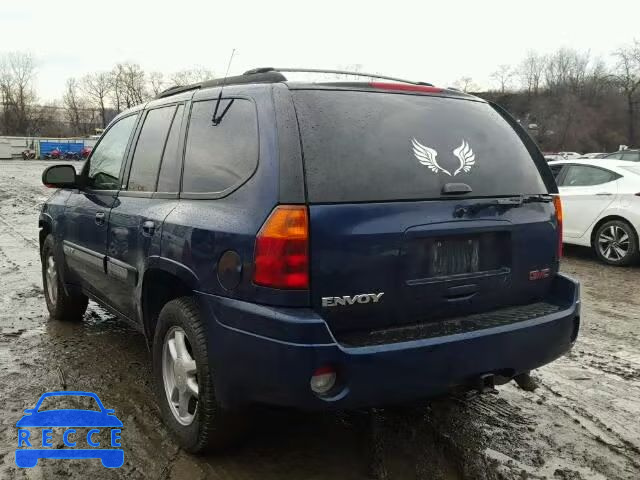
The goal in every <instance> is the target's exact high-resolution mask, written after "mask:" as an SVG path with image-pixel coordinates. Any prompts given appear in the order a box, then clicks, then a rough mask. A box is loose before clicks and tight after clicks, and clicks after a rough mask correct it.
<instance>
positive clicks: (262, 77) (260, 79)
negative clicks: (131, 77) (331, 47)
mask: <svg viewBox="0 0 640 480" xmlns="http://www.w3.org/2000/svg"><path fill="white" fill-rule="evenodd" d="M287 72H291V73H296V72H300V73H333V74H338V75H355V76H358V77H369V78H380V79H383V80H391V81H393V82H400V83H407V84H409V85H424V86H427V87H432V86H433V85H432V84H430V83H426V82H414V81H412V80H403V79H402V78H396V77H388V76H386V75H378V74H376V73H364V72H350V71H348V70H324V69H316V68H273V67H261V68H254V69H252V70H247V71H246V72H244V73H243V74H242V75H236V76H234V77H227V78H226V80H225V79H224V78H214V79H213V80H205V81H204V82H200V83H193V84H191V85H183V86H178V85H176V86H174V87H170V88H167V89H166V90H163V91H162V92H160V93H159V94H158V95H157V96H156V97H155V98H165V97H170V96H172V95H177V94H179V93H182V92H188V91H189V90H199V89H201V88H209V87H219V86H222V85H223V84H224V85H242V84H247V83H278V82H286V81H287V78H286V77H285V76H284V75H283V73H287Z"/></svg>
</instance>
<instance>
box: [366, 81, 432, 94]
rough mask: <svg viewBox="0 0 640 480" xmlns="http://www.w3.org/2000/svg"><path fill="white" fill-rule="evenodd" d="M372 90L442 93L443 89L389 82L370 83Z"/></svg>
mask: <svg viewBox="0 0 640 480" xmlns="http://www.w3.org/2000/svg"><path fill="white" fill-rule="evenodd" d="M369 86H370V87H371V88H379V89H382V90H400V91H403V92H431V93H438V92H442V89H441V88H438V87H433V86H431V85H415V84H412V83H389V82H369Z"/></svg>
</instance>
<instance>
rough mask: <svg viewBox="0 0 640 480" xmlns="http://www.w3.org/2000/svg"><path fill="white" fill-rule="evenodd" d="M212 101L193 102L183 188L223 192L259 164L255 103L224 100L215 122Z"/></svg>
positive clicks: (237, 182) (194, 190)
mask: <svg viewBox="0 0 640 480" xmlns="http://www.w3.org/2000/svg"><path fill="white" fill-rule="evenodd" d="M215 104H216V101H215V100H207V101H200V102H194V104H193V107H192V108H191V119H190V121H189V130H188V133H187V147H186V153H185V157H184V174H183V177H182V191H183V192H189V193H224V192H225V191H229V190H231V189H232V188H234V187H237V186H238V185H240V184H241V183H242V182H243V181H245V180H246V179H247V178H249V177H250V176H251V174H252V173H253V171H254V170H255V169H256V166H257V165H258V118H257V115H256V109H255V107H254V104H253V103H252V102H250V101H249V100H243V99H240V98H234V99H223V100H222V101H221V102H220V106H219V108H218V114H221V113H222V112H224V111H225V110H226V113H225V115H224V118H223V119H222V121H221V122H220V123H219V124H218V125H214V124H213V122H212V121H211V118H212V116H213V112H214V111H215Z"/></svg>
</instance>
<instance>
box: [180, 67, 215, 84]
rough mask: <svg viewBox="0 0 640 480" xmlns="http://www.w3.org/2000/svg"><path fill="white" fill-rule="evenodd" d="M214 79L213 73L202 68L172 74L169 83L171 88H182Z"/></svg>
mask: <svg viewBox="0 0 640 480" xmlns="http://www.w3.org/2000/svg"><path fill="white" fill-rule="evenodd" d="M213 78H215V75H214V73H213V71H211V70H208V69H206V68H204V67H196V68H192V69H189V70H181V71H179V72H174V73H172V74H171V75H170V76H169V83H170V86H172V87H182V86H185V85H191V84H193V83H200V82H204V81H205V80H211V79H213Z"/></svg>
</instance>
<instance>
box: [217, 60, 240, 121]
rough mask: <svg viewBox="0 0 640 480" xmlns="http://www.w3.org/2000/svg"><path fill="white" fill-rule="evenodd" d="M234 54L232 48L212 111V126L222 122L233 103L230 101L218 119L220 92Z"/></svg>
mask: <svg viewBox="0 0 640 480" xmlns="http://www.w3.org/2000/svg"><path fill="white" fill-rule="evenodd" d="M235 53H236V49H235V48H234V49H233V50H231V57H229V63H228V64H227V72H226V73H225V74H224V78H223V79H222V86H221V87H220V93H218V101H217V102H216V108H215V110H214V111H213V117H212V118H211V122H212V123H213V124H214V125H218V124H219V123H220V122H221V121H222V118H223V117H224V115H225V114H226V113H227V110H229V107H231V104H232V103H233V100H231V101H230V102H229V104H228V105H227V108H225V109H224V110H223V112H222V113H221V114H220V116H219V117H218V116H216V115H217V114H218V108H219V107H220V101H221V100H222V90H224V85H225V83H226V82H227V77H228V76H229V68H230V67H231V62H232V61H233V56H234V55H235Z"/></svg>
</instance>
